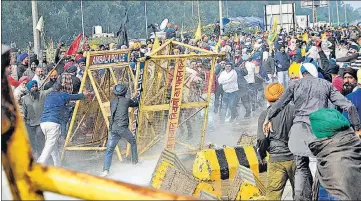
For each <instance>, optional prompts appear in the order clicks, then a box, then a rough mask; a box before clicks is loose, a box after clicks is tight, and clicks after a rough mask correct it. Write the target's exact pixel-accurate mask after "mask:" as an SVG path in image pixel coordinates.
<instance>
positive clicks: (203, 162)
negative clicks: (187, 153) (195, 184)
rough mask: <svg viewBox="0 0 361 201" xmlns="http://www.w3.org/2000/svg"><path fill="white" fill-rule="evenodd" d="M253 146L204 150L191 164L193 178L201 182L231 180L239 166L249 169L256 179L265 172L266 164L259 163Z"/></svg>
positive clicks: (258, 157)
mask: <svg viewBox="0 0 361 201" xmlns="http://www.w3.org/2000/svg"><path fill="white" fill-rule="evenodd" d="M260 161H261V160H260V156H259V154H258V153H257V150H256V147H254V146H243V147H240V146H237V147H225V148H223V149H205V150H202V151H200V152H198V153H197V155H196V159H195V161H194V163H193V176H194V177H196V178H197V179H199V180H202V181H218V180H226V179H231V178H233V176H234V174H235V172H236V170H237V167H238V166H239V165H242V166H245V167H247V168H250V169H251V170H252V172H253V173H254V174H255V175H256V176H257V177H258V176H259V173H262V172H266V171H267V164H262V163H261V162H260Z"/></svg>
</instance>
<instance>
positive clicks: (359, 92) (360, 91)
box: [344, 69, 361, 119]
mask: <svg viewBox="0 0 361 201" xmlns="http://www.w3.org/2000/svg"><path fill="white" fill-rule="evenodd" d="M357 83H358V85H357V87H356V90H355V91H354V92H352V93H350V94H348V95H347V96H346V98H347V99H348V100H350V101H351V103H352V104H354V105H355V107H356V109H357V112H358V115H359V118H360V119H361V69H360V70H358V71H357ZM344 116H345V117H346V118H347V119H348V114H347V112H344Z"/></svg>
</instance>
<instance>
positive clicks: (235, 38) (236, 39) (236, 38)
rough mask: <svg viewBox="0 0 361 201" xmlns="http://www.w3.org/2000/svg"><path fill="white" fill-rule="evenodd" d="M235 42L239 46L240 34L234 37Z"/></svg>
mask: <svg viewBox="0 0 361 201" xmlns="http://www.w3.org/2000/svg"><path fill="white" fill-rule="evenodd" d="M234 42H236V44H237V45H239V38H238V34H237V33H236V35H235V36H234Z"/></svg>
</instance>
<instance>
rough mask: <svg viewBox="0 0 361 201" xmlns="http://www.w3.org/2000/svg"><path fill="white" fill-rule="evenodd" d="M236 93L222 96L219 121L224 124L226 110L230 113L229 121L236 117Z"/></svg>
mask: <svg viewBox="0 0 361 201" xmlns="http://www.w3.org/2000/svg"><path fill="white" fill-rule="evenodd" d="M237 93H238V91H235V92H231V93H227V92H224V94H223V103H222V110H221V112H220V121H221V122H224V121H225V119H226V114H227V110H228V109H229V110H230V112H231V119H235V118H236V117H237V115H238V112H237V109H236V105H237V102H236V101H237V100H238V98H237Z"/></svg>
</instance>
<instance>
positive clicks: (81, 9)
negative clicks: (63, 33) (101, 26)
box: [80, 0, 85, 40]
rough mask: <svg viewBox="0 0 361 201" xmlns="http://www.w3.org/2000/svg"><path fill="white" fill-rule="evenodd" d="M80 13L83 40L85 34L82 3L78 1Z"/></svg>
mask: <svg viewBox="0 0 361 201" xmlns="http://www.w3.org/2000/svg"><path fill="white" fill-rule="evenodd" d="M80 12H81V29H82V32H83V40H84V38H85V33H84V14H83V1H82V0H80Z"/></svg>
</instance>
